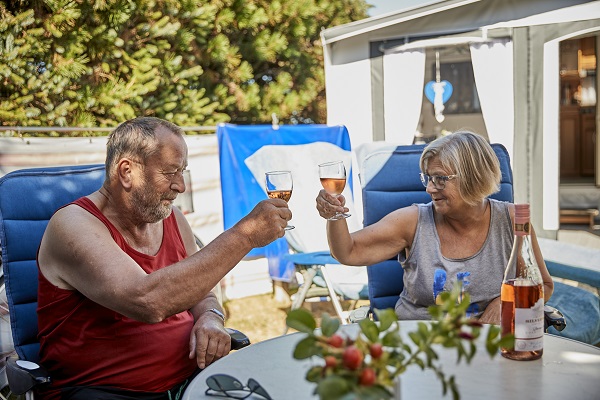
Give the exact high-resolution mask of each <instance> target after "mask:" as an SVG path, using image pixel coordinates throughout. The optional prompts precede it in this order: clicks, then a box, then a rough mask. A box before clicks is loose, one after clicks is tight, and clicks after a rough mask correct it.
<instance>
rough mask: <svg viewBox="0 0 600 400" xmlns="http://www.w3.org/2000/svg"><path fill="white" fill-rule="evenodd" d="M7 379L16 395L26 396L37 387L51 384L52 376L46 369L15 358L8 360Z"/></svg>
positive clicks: (8, 358)
mask: <svg viewBox="0 0 600 400" xmlns="http://www.w3.org/2000/svg"><path fill="white" fill-rule="evenodd" d="M6 377H7V379H8V386H9V387H10V391H11V392H12V393H14V394H16V395H22V394H25V393H27V392H28V391H30V390H31V389H33V388H34V387H35V386H38V385H41V384H45V383H49V382H50V376H49V374H48V371H47V370H46V369H45V368H44V367H42V366H41V365H38V364H36V363H33V362H31V361H24V360H19V359H18V358H15V357H7V358H6Z"/></svg>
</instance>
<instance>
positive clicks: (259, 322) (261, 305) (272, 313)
mask: <svg viewBox="0 0 600 400" xmlns="http://www.w3.org/2000/svg"><path fill="white" fill-rule="evenodd" d="M364 304H368V302H366V301H359V302H358V305H357V307H358V306H361V305H364ZM352 305H353V302H352V303H351V302H342V307H343V308H344V310H348V309H350V307H351V306H352ZM224 306H225V311H226V313H227V323H226V326H227V327H230V328H234V329H237V330H239V331H242V332H244V333H245V334H246V336H248V338H249V339H250V342H251V343H258V342H261V341H263V340H267V339H271V338H274V337H277V336H281V335H282V334H283V333H284V329H285V317H286V315H287V312H288V311H289V309H290V302H289V301H283V302H280V301H276V300H275V298H274V296H273V295H272V294H263V295H258V296H250V297H244V298H242V299H234V300H228V301H227V302H226V303H225V305H224ZM305 307H308V309H309V310H311V311H312V312H313V314H314V315H315V317H317V323H318V320H319V317H320V316H321V313H323V312H327V313H328V314H329V315H332V316H334V315H336V314H335V310H334V309H333V306H332V305H331V303H330V302H319V303H305Z"/></svg>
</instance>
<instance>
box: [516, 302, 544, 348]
mask: <svg viewBox="0 0 600 400" xmlns="http://www.w3.org/2000/svg"><path fill="white" fill-rule="evenodd" d="M543 347H544V299H543V298H540V299H538V301H537V302H536V303H535V304H534V305H533V307H531V308H516V309H515V350H516V351H537V350H542V348H543Z"/></svg>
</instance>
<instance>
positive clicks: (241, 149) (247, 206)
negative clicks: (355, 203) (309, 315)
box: [217, 124, 367, 322]
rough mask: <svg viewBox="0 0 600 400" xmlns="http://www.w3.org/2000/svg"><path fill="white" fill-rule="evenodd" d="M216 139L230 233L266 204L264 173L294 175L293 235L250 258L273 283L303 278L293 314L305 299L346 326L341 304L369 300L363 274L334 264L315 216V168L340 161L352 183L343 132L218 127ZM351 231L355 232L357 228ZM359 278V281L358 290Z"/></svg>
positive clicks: (312, 128)
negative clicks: (324, 303) (258, 260)
mask: <svg viewBox="0 0 600 400" xmlns="http://www.w3.org/2000/svg"><path fill="white" fill-rule="evenodd" d="M217 138H218V142H219V158H220V168H221V191H222V199H223V221H224V228H225V229H228V228H230V227H231V226H232V225H234V224H235V223H237V222H238V221H239V220H240V219H241V218H242V217H243V216H245V215H246V214H247V213H248V212H250V211H251V210H252V208H253V207H254V206H255V205H256V204H257V203H258V202H259V201H261V200H263V199H266V198H267V195H266V192H265V189H264V173H265V172H266V171H269V170H291V171H292V174H293V178H294V192H293V194H292V198H291V200H290V208H291V209H292V213H293V215H294V217H293V218H292V221H291V224H292V225H294V226H295V227H296V229H293V230H291V231H288V232H287V233H286V235H285V238H282V239H278V240H276V241H275V242H273V243H271V244H270V245H268V246H266V247H264V248H261V249H255V250H254V251H253V252H251V253H250V254H249V256H248V257H260V256H264V257H266V258H267V260H268V264H269V274H270V276H271V279H272V280H273V281H279V282H284V283H289V282H292V281H293V280H294V276H295V272H299V273H301V274H302V275H303V278H304V283H303V284H302V286H301V287H300V289H299V291H298V293H297V295H296V296H295V298H294V301H293V303H292V309H294V308H297V307H300V306H301V305H302V303H303V302H304V300H305V299H307V298H319V299H323V300H324V299H329V300H331V302H332V304H333V306H334V308H335V310H336V313H337V314H338V316H339V317H340V319H341V320H342V322H346V319H347V317H346V312H345V311H343V310H342V307H341V304H340V301H339V299H338V297H341V298H342V299H352V300H358V299H360V298H366V280H367V279H366V274H364V271H363V270H362V269H353V268H351V267H345V266H341V265H339V263H338V262H337V261H336V260H335V259H333V258H332V257H331V255H330V253H329V250H328V246H327V240H326V235H325V221H324V220H323V219H322V218H320V217H319V215H318V214H317V212H316V210H315V209H314V201H315V200H314V199H315V197H316V195H317V193H318V190H319V189H320V188H321V187H320V183H319V177H318V166H317V165H318V163H321V162H325V161H332V160H335V159H341V160H343V161H344V162H345V164H346V166H347V172H348V176H349V177H351V170H350V165H351V159H352V155H351V152H350V150H351V149H350V137H349V135H348V131H347V129H346V128H345V127H343V126H326V125H282V126H275V127H274V126H271V125H252V126H238V125H231V124H221V125H219V127H218V129H217ZM348 182H349V184H348V185H347V187H346V191H345V192H344V195H345V197H346V199H348V202H349V203H350V204H351V200H352V182H351V179H349V180H348ZM356 225H357V228H358V227H359V226H358V225H359V222H358V221H356ZM336 264H337V265H336ZM326 265H327V267H326ZM336 268H338V269H337V270H336ZM343 268H346V271H344V270H343ZM336 273H338V274H337V275H338V277H339V276H341V275H344V278H345V277H346V276H348V275H351V274H354V276H352V279H350V280H351V281H346V282H340V281H339V280H338V279H336V276H335V275H336ZM359 274H363V276H364V279H362V282H361V281H360V276H359ZM313 283H317V284H316V285H313Z"/></svg>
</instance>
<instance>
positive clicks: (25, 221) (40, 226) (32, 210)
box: [0, 165, 249, 398]
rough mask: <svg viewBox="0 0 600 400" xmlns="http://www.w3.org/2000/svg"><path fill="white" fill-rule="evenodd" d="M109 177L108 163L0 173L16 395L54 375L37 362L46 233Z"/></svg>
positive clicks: (0, 240) (0, 229)
mask: <svg viewBox="0 0 600 400" xmlns="http://www.w3.org/2000/svg"><path fill="white" fill-rule="evenodd" d="M104 176H105V171H104V165H82V166H66V167H52V168H34V169H26V170H20V171H14V172H11V173H9V174H7V175H5V176H4V177H2V178H0V245H1V247H0V249H1V255H2V258H1V260H2V261H1V264H2V268H3V272H4V279H5V285H6V295H7V300H8V306H9V311H10V322H11V330H12V337H13V341H14V347H15V350H16V353H17V355H18V360H17V359H15V358H12V357H11V358H8V359H7V362H8V364H7V365H8V369H7V376H8V383H9V386H10V390H11V392H12V393H13V394H17V395H20V394H26V396H27V398H33V394H32V392H31V391H30V390H31V389H32V388H33V387H34V386H35V385H37V384H43V383H45V382H48V381H49V380H50V377H48V374H47V373H46V372H45V370H44V369H43V367H41V366H39V365H37V363H38V362H39V349H40V343H39V341H38V338H37V334H38V324H37V311H36V310H37V289H38V269H37V263H36V254H37V249H38V247H39V244H40V242H41V240H42V235H43V234H44V231H45V230H46V226H47V224H48V221H49V219H50V217H51V216H52V215H53V214H54V212H55V211H56V210H57V209H58V208H60V207H61V206H63V205H65V204H68V203H70V202H72V201H74V200H76V199H78V198H79V197H81V196H85V195H88V194H90V193H92V192H94V191H96V190H98V189H99V188H100V187H101V185H102V183H103V182H104ZM199 244H200V245H201V244H202V243H201V242H200V243H199ZM230 334H232V335H233V334H234V333H233V332H230ZM245 343H246V344H249V341H248V342H245Z"/></svg>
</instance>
